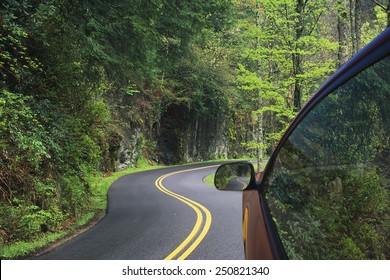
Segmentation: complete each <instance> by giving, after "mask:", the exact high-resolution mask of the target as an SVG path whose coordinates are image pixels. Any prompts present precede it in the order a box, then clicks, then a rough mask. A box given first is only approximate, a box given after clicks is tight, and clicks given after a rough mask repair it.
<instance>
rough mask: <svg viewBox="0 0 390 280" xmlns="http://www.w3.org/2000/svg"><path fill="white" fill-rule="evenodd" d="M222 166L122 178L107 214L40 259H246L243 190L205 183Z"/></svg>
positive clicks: (112, 190) (113, 190) (113, 188)
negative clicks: (234, 190)
mask: <svg viewBox="0 0 390 280" xmlns="http://www.w3.org/2000/svg"><path fill="white" fill-rule="evenodd" d="M216 168H217V166H216V165H215V164H200V165H189V166H181V167H172V168H165V169H159V170H152V171H145V172H139V173H134V174H131V175H127V176H124V177H122V178H120V179H118V180H117V181H116V182H115V183H114V184H113V185H112V186H111V188H110V190H109V193H108V212H107V215H106V217H105V218H104V219H103V220H102V221H101V222H100V223H98V224H97V225H96V226H94V227H93V228H92V229H90V230H89V231H87V232H85V233H83V234H81V235H79V236H78V237H76V238H74V239H72V240H70V241H69V242H67V243H65V244H64V245H62V246H60V247H58V248H57V249H55V250H53V251H51V252H50V253H48V254H45V255H43V256H40V257H39V259H57V260H60V259H68V260H81V259H87V260H94V259H103V260H111V259H117V260H144V259H146V260H158V259H205V260H208V259H218V260H220V259H243V258H244V253H243V246H242V237H241V215H242V214H241V199H242V194H241V193H240V192H221V191H217V190H216V189H215V188H213V187H210V186H208V185H205V184H204V183H203V178H204V177H205V176H207V175H208V174H210V173H212V172H214V171H215V170H216Z"/></svg>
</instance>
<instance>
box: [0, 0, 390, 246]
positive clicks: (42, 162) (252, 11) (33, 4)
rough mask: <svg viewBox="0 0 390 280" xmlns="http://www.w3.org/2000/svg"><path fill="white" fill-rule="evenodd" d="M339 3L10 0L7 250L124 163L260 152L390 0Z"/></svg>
mask: <svg viewBox="0 0 390 280" xmlns="http://www.w3.org/2000/svg"><path fill="white" fill-rule="evenodd" d="M334 2H335V1H325V0H321V1H300V0H296V1H295V0H280V1H279V0H278V1H268V0H264V1H256V0H246V1H235V0H215V1H205V0H183V1H173V0H151V1H139V0H112V1H108V0H88V1H82V0H76V1H71V0H23V1H22V0H4V1H2V3H1V4H0V202H1V206H0V245H1V246H3V245H4V244H10V243H15V242H18V241H31V240H35V239H37V238H40V237H42V235H44V234H45V233H50V232H58V231H61V230H63V229H66V228H68V227H70V226H71V225H72V224H73V223H74V222H75V220H77V219H79V218H80V217H81V216H83V215H84V214H85V213H88V212H90V211H95V210H96V209H94V205H93V201H94V196H95V194H96V190H95V189H94V188H93V184H92V182H93V180H94V177H95V176H101V174H103V173H110V172H112V171H114V170H116V168H118V165H119V164H122V165H123V164H124V165H126V166H129V165H130V166H131V165H134V164H136V163H137V160H138V159H139V158H147V159H148V160H150V161H156V162H163V163H177V162H185V161H193V160H204V159H214V158H222V157H231V158H235V157H241V156H247V155H250V156H253V155H255V154H257V156H258V158H259V160H261V158H262V157H263V156H265V155H266V154H269V153H270V152H271V151H272V149H273V147H274V145H275V144H276V141H277V139H278V138H279V137H280V135H281V133H282V132H283V131H284V129H285V128H286V126H287V124H288V123H289V122H290V121H291V119H292V117H293V115H294V113H295V112H296V111H297V110H299V108H300V107H301V106H302V104H303V103H304V102H305V101H306V100H307V98H308V97H309V96H310V95H311V94H312V93H313V91H314V90H315V88H316V87H317V86H318V85H319V84H320V83H322V82H323V81H324V80H325V78H326V77H327V75H328V74H330V73H331V72H332V71H333V70H334V69H335V68H336V67H337V66H338V65H339V64H340V62H341V58H343V57H350V56H352V54H353V53H354V52H356V50H357V48H358V47H359V46H361V45H363V44H365V43H367V42H368V41H369V40H370V39H372V38H373V37H374V36H375V35H376V34H378V33H379V32H380V31H382V30H383V28H384V27H385V26H386V20H387V18H386V13H385V11H384V9H383V8H386V7H385V6H384V5H381V6H378V7H375V6H377V5H376V4H375V3H373V2H372V1H370V0H365V1H363V0H361V1H350V3H349V4H348V5H349V6H348V7H347V6H345V5H347V3H346V1H339V2H340V5H339V8H337V6H336V5H333V4H334ZM362 2H364V3H365V4H367V5H366V7H368V8H364V9H363V8H362V6H361V5H362ZM379 2H380V1H379ZM379 2H378V3H379ZM382 4H383V3H382ZM342 5H344V6H343V7H341V6H342ZM347 8H351V9H347ZM334 17H336V18H337V17H338V18H340V19H342V20H343V21H341V22H335V21H333V20H332V18H334ZM337 34H339V35H340V36H337ZM349 34H350V35H349ZM341 35H342V36H341ZM344 35H345V36H344ZM352 35H353V36H352ZM343 60H344V59H343ZM259 162H261V161H259Z"/></svg>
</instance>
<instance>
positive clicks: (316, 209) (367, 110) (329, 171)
mask: <svg viewBox="0 0 390 280" xmlns="http://www.w3.org/2000/svg"><path fill="white" fill-rule="evenodd" d="M389 70H390V58H387V59H385V60H382V61H381V62H380V63H377V64H376V65H375V66H374V67H371V68H369V69H367V70H366V71H364V72H363V73H361V74H359V75H358V76H357V77H355V78H354V79H352V80H351V81H349V82H348V83H347V84H346V85H344V86H343V87H341V88H339V89H338V90H337V91H336V92H335V93H333V94H331V95H330V96H328V97H327V98H325V99H324V100H323V101H322V102H321V103H320V104H318V105H317V106H316V108H314V110H313V111H311V112H310V113H309V114H308V115H307V116H306V118H305V119H304V121H303V122H302V123H301V124H300V125H299V127H298V128H297V129H296V130H295V131H294V132H293V134H292V135H291V136H290V138H289V139H288V141H287V142H286V144H285V145H284V146H283V148H282V149H281V151H280V153H279V157H278V159H277V161H276V163H275V168H274V171H273V173H272V174H271V176H269V178H268V179H267V183H268V184H269V188H268V194H267V197H268V200H269V204H270V209H271V213H272V215H273V217H274V220H275V222H276V224H277V227H278V230H279V233H280V236H281V239H282V241H283V244H284V246H285V249H286V251H287V254H288V255H289V257H290V258H304V259H309V258H315V259H340V258H341V259H355V258H358V259H360V258H361V259H383V258H387V259H389V258H390V206H389V196H390V184H389V182H390V169H389V166H390V159H389V155H390V136H389V135H390V133H389V132H390V131H389V130H390V109H389V108H390V74H389Z"/></svg>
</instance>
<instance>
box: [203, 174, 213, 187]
mask: <svg viewBox="0 0 390 280" xmlns="http://www.w3.org/2000/svg"><path fill="white" fill-rule="evenodd" d="M214 177H215V173H211V174H209V175H207V176H206V177H204V178H203V182H204V183H205V184H206V185H209V186H211V187H214Z"/></svg>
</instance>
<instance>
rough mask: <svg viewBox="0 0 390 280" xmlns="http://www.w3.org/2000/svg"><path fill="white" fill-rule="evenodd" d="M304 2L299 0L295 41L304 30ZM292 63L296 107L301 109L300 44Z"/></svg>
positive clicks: (296, 7) (295, 50) (294, 51)
mask: <svg viewBox="0 0 390 280" xmlns="http://www.w3.org/2000/svg"><path fill="white" fill-rule="evenodd" d="M304 5H305V4H304V2H303V0H297V3H296V6H295V11H296V13H297V15H298V20H297V21H296V24H295V41H296V42H298V41H299V40H300V39H301V37H302V35H303V31H304V22H303V17H304V15H303V12H304V8H305V6H304ZM292 63H293V77H294V79H295V81H294V93H293V96H294V108H295V110H297V111H299V110H301V108H302V87H301V78H300V77H299V76H300V75H301V74H303V71H302V57H301V55H300V54H299V45H298V44H296V45H295V49H294V50H293V54H292Z"/></svg>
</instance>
